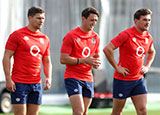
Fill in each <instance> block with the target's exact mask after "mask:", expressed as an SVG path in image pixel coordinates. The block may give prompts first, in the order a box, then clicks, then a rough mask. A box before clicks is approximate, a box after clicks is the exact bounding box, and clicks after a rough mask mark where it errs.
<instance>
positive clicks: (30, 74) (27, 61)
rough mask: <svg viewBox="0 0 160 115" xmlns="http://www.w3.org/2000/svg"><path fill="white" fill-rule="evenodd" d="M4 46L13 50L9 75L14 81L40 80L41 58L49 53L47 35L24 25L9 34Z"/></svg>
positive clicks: (38, 81)
mask: <svg viewBox="0 0 160 115" xmlns="http://www.w3.org/2000/svg"><path fill="white" fill-rule="evenodd" d="M5 48H6V49H8V50H12V51H14V52H15V53H14V55H13V58H14V63H13V68H12V75H11V77H12V80H13V81H14V82H18V83H28V84H31V83H40V82H41V77H40V72H41V62H42V58H43V56H49V55H50V50H49V49H50V43H49V39H48V37H47V36H45V35H44V34H42V33H41V32H32V31H30V30H29V29H28V28H27V27H24V28H21V29H19V30H17V31H14V32H13V33H12V34H11V35H10V36H9V38H8V41H7V43H6V47H5Z"/></svg>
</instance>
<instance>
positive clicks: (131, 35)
mask: <svg viewBox="0 0 160 115" xmlns="http://www.w3.org/2000/svg"><path fill="white" fill-rule="evenodd" d="M111 42H112V43H113V45H114V46H115V47H116V48H118V47H119V62H118V65H121V66H122V67H125V68H127V69H129V75H127V76H125V77H123V75H122V74H120V73H118V72H117V71H115V73H114V78H116V79H120V80H126V81H132V80H138V79H141V78H142V77H143V75H142V74H141V73H140V70H141V68H142V66H143V63H144V58H145V55H146V53H147V52H148V50H149V48H150V47H151V45H152V42H153V39H152V37H151V36H150V35H149V33H148V32H146V33H145V34H141V33H139V32H138V31H137V30H136V28H135V27H132V28H128V29H127V30H125V31H123V32H121V33H120V34H119V35H118V36H117V37H115V38H113V39H112V40H111Z"/></svg>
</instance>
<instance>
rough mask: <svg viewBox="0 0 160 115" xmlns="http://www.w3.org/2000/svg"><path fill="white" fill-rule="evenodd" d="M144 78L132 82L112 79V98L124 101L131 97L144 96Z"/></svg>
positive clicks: (145, 90)
mask: <svg viewBox="0 0 160 115" xmlns="http://www.w3.org/2000/svg"><path fill="white" fill-rule="evenodd" d="M146 93H147V89H146V86H145V80H144V78H142V79H139V80H134V81H123V80H118V79H114V82H113V98H118V99H126V98H128V97H131V96H135V95H141V94H146Z"/></svg>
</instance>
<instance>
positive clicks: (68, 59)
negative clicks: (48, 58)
mask: <svg viewBox="0 0 160 115" xmlns="http://www.w3.org/2000/svg"><path fill="white" fill-rule="evenodd" d="M96 55H97V54H92V55H90V56H88V57H86V58H74V57H72V56H70V55H69V54H67V53H61V56H60V62H61V64H69V65H76V64H83V63H86V64H88V65H92V66H98V67H99V65H100V64H101V63H100V59H99V58H98V57H95V56H96Z"/></svg>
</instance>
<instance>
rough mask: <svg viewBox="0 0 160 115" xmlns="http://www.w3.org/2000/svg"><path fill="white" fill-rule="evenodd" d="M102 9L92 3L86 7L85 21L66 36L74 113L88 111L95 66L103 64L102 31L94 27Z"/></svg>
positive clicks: (79, 114)
mask: <svg viewBox="0 0 160 115" xmlns="http://www.w3.org/2000/svg"><path fill="white" fill-rule="evenodd" d="M98 17H99V13H98V12H97V10H96V9H95V8H92V7H89V8H86V9H84V10H83V11H82V24H81V26H80V27H77V28H75V29H73V30H71V31H70V32H69V33H67V35H66V36H65V37H64V39H63V44H62V48H61V57H60V61H61V63H62V64H66V71H65V75H64V79H65V86H66V90H67V93H68V95H69V98H70V103H71V106H72V110H73V115H87V112H88V108H89V106H90V104H91V101H92V97H93V75H92V72H91V68H92V67H94V68H95V69H97V68H98V67H99V65H100V60H99V43H100V39H99V37H98V35H97V34H96V33H95V32H94V31H93V28H94V26H95V25H96V23H97V21H98Z"/></svg>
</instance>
